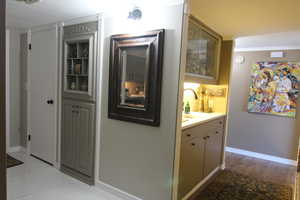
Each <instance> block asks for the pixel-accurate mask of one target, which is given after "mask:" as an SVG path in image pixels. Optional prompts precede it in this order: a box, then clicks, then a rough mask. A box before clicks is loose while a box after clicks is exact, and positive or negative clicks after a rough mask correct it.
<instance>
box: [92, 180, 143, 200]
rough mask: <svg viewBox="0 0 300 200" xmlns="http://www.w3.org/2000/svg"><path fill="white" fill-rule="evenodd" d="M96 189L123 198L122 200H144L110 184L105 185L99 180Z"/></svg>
mask: <svg viewBox="0 0 300 200" xmlns="http://www.w3.org/2000/svg"><path fill="white" fill-rule="evenodd" d="M96 187H97V188H99V189H101V190H104V191H106V192H108V193H110V194H112V195H115V196H117V197H119V198H121V199H122V200H142V199H140V198H138V197H136V196H134V195H131V194H129V193H127V192H124V191H122V190H120V189H118V188H115V187H113V186H111V185H109V184H106V183H103V182H102V181H99V180H97V181H96Z"/></svg>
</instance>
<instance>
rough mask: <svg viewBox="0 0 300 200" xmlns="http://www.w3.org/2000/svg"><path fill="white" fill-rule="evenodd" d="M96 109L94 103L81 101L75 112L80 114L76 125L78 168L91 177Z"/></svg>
mask: <svg viewBox="0 0 300 200" xmlns="http://www.w3.org/2000/svg"><path fill="white" fill-rule="evenodd" d="M94 110H95V106H94V104H89V103H80V104H78V106H77V108H76V109H75V113H76V114H77V115H79V118H78V119H79V121H78V123H77V125H78V126H77V127H76V128H77V129H76V130H77V132H76V134H77V137H76V139H77V145H76V147H77V148H76V155H77V157H76V162H77V163H76V168H77V170H78V171H79V172H80V173H82V174H85V175H87V176H89V177H91V178H93V174H94V173H93V172H94V167H93V166H94V146H95V145H94V143H95V138H94V135H95V134H94V123H95V122H94V121H95V120H94V115H95V113H94Z"/></svg>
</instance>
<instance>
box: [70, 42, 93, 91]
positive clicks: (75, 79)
mask: <svg viewBox="0 0 300 200" xmlns="http://www.w3.org/2000/svg"><path fill="white" fill-rule="evenodd" d="M89 53H90V52H89V41H88V40H87V41H78V42H72V43H67V58H66V76H65V78H66V89H67V90H69V91H74V92H75V91H76V92H85V93H86V92H88V91H89V78H90V77H89V70H90V69H89Z"/></svg>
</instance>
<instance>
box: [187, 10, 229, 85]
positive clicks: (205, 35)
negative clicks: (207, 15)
mask: <svg viewBox="0 0 300 200" xmlns="http://www.w3.org/2000/svg"><path fill="white" fill-rule="evenodd" d="M222 40H223V39H222V36H221V35H219V34H218V33H216V32H215V31H214V30H212V29H211V28H209V27H208V26H206V25H205V24H203V23H202V22H201V21H200V20H199V19H197V18H196V17H195V16H192V15H191V16H190V17H189V25H188V41H187V54H186V56H187V57H186V73H185V80H186V81H187V82H197V83H199V82H200V83H204V84H217V83H218V79H219V71H220V70H219V68H220V53H221V43H222Z"/></svg>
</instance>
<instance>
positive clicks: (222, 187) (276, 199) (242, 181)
mask: <svg viewBox="0 0 300 200" xmlns="http://www.w3.org/2000/svg"><path fill="white" fill-rule="evenodd" d="M292 197H293V189H292V188H291V187H289V186H286V185H277V184H274V183H268V182H263V181H259V180H257V179H255V178H251V177H248V176H245V175H242V174H238V173H235V172H232V171H229V170H224V171H223V172H221V174H219V175H218V176H217V177H216V179H215V180H214V181H213V182H212V183H211V184H209V185H208V186H207V188H205V189H204V190H203V191H202V192H201V193H200V195H198V197H197V198H195V200H292Z"/></svg>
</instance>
